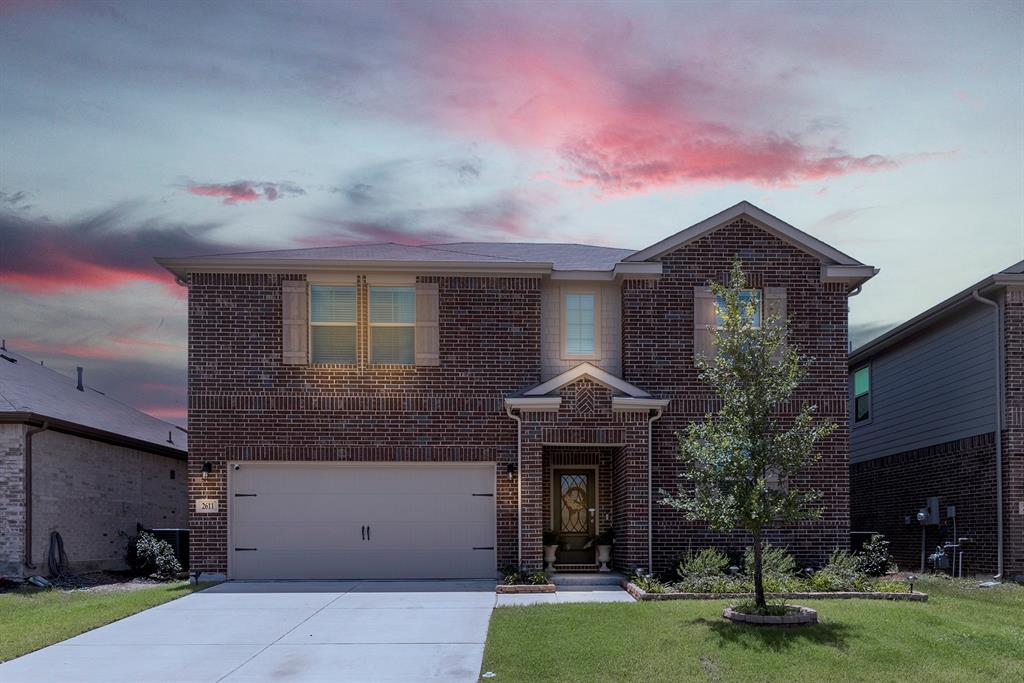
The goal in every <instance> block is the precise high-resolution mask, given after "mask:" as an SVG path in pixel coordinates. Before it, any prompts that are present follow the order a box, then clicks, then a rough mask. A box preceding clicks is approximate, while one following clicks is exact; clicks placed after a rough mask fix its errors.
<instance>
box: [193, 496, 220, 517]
mask: <svg viewBox="0 0 1024 683" xmlns="http://www.w3.org/2000/svg"><path fill="white" fill-rule="evenodd" d="M218 510H220V504H219V501H218V500H217V499H216V498H197V499H196V512H197V513H200V514H202V513H204V512H217V511H218Z"/></svg>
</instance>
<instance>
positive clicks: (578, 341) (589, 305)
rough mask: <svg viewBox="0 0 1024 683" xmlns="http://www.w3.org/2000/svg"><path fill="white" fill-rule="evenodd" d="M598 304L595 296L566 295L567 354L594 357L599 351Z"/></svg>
mask: <svg viewBox="0 0 1024 683" xmlns="http://www.w3.org/2000/svg"><path fill="white" fill-rule="evenodd" d="M596 304H597V297H596V296H595V295H594V294H576V293H573V294H566V295H565V352H566V353H567V354H569V355H579V356H593V355H594V354H595V353H596V351H597V332H596V329H595V328H596V327H597V325H596V311H595V309H596Z"/></svg>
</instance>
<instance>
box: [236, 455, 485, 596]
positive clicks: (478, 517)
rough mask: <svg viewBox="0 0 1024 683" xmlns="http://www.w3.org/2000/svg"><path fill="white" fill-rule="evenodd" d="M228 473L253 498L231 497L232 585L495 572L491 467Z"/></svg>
mask: <svg viewBox="0 0 1024 683" xmlns="http://www.w3.org/2000/svg"><path fill="white" fill-rule="evenodd" d="M230 476H231V489H232V491H233V492H235V493H244V494H247V495H245V496H241V497H234V496H232V497H230V498H229V501H230V506H231V507H230V510H229V517H230V519H231V522H230V523H231V548H229V553H230V556H231V565H230V572H231V576H232V578H244V579H272V578H280V579H303V578H306V579H345V578H395V579H398V578H480V577H493V576H494V575H495V564H496V555H495V550H494V546H495V533H496V529H495V526H496V525H495V501H494V497H493V492H494V483H495V466H494V464H493V463H486V464H465V465H462V464H459V465H453V464H448V463H443V464H442V463H402V464H390V465H383V466H382V465H379V464H349V463H346V464H334V463H322V464H321V463H317V464H307V463H259V464H255V463H252V464H250V463H242V464H240V468H239V469H238V470H234V469H232V470H230ZM474 494H475V495H474ZM364 528H368V530H369V534H370V535H369V538H368V539H367V538H365V537H364V536H363V531H364ZM235 548H245V550H235ZM250 548H255V549H256V550H249V549H250Z"/></svg>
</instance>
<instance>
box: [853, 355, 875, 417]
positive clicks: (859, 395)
mask: <svg viewBox="0 0 1024 683" xmlns="http://www.w3.org/2000/svg"><path fill="white" fill-rule="evenodd" d="M870 418H871V368H870V367H869V366H867V365H865V366H864V367H862V368H859V369H858V370H857V371H856V372H854V373H853V421H854V422H863V421H864V420H867V419H870Z"/></svg>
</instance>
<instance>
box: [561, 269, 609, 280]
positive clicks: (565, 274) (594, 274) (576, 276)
mask: <svg viewBox="0 0 1024 683" xmlns="http://www.w3.org/2000/svg"><path fill="white" fill-rule="evenodd" d="M551 279H552V280H584V281H588V282H592V281H594V280H601V281H606V280H607V281H611V280H614V279H615V273H614V272H612V271H610V270H553V271H551Z"/></svg>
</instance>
